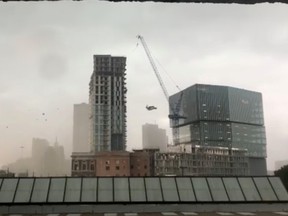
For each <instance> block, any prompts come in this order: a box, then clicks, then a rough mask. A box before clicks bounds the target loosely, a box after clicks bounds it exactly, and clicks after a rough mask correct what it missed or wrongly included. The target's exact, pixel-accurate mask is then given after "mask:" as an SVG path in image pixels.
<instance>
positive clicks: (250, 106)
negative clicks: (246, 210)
mask: <svg viewBox="0 0 288 216" xmlns="http://www.w3.org/2000/svg"><path fill="white" fill-rule="evenodd" d="M137 38H138V39H139V41H140V42H141V44H142V46H143V48H144V50H145V53H146V55H147V57H148V60H149V62H150V64H151V67H152V70H153V71H154V73H155V75H156V78H157V80H158V83H159V85H160V87H161V89H162V91H163V93H164V96H165V98H166V100H167V102H168V107H169V114H168V118H169V120H170V127H171V128H172V138H173V145H172V147H171V148H170V150H169V149H168V151H167V152H157V153H155V174H156V175H160V176H163V175H177V176H179V175H189V176H203V175H205V176H213V175H220V176H243V175H254V176H255V175H266V174H267V167H266V155H267V154H266V134H265V127H264V117H263V107H262V106H263V105H262V104H263V103H262V94H261V93H258V92H253V91H249V90H244V89H238V88H234V87H229V86H216V85H207V84H195V85H191V86H189V87H187V88H186V89H184V90H181V89H180V88H179V86H178V85H176V87H177V89H178V92H177V93H176V94H174V95H169V94H168V91H167V88H166V86H165V84H164V82H163V80H162V78H161V75H160V72H159V70H158V68H157V65H156V63H155V61H154V59H153V57H152V55H151V52H150V50H149V48H148V45H147V44H146V42H145V40H144V38H143V36H141V35H138V36H137ZM146 109H147V110H148V111H149V112H153V111H154V110H155V109H157V106H154V105H153V106H146Z"/></svg>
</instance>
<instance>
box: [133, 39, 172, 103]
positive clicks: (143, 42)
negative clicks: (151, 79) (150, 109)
mask: <svg viewBox="0 0 288 216" xmlns="http://www.w3.org/2000/svg"><path fill="white" fill-rule="evenodd" d="M137 38H138V39H140V41H141V43H142V46H143V48H144V50H145V52H146V55H147V57H148V59H149V62H150V64H151V66H152V68H153V71H154V73H155V75H156V77H157V79H158V82H159V84H160V86H161V88H162V90H163V93H164V95H165V97H166V99H167V101H168V102H169V94H168V92H167V89H166V87H165V85H164V83H163V80H162V78H161V76H160V74H159V72H158V68H157V66H156V64H155V62H154V60H153V58H152V56H151V53H150V51H149V48H148V46H147V44H146V42H145V40H144V38H143V37H142V36H141V35H138V36H137Z"/></svg>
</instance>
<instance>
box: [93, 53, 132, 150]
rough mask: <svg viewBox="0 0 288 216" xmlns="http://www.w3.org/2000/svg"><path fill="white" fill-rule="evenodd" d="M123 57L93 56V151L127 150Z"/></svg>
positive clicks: (124, 59) (125, 90) (125, 89)
mask: <svg viewBox="0 0 288 216" xmlns="http://www.w3.org/2000/svg"><path fill="white" fill-rule="evenodd" d="M125 66H126V57H119V56H117V57H115V56H111V55H94V70H93V74H92V76H91V80H90V91H89V103H90V109H91V110H90V114H91V116H90V119H91V121H90V148H91V151H92V152H99V151H121V150H125V149H126V92H127V88H126V82H125V80H126V78H125V75H126V73H125V70H126V69H125Z"/></svg>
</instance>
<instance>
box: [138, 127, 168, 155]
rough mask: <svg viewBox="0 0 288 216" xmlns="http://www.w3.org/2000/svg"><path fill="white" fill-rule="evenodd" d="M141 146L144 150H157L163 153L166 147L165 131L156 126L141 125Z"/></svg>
mask: <svg viewBox="0 0 288 216" xmlns="http://www.w3.org/2000/svg"><path fill="white" fill-rule="evenodd" d="M142 145H143V148H144V149H159V150H160V151H161V152H165V151H166V150H167V145H168V137H167V135H166V130H165V129H161V128H159V127H158V125H156V124H147V123H146V124H145V125H142Z"/></svg>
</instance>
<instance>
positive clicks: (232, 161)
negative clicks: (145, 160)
mask: <svg viewBox="0 0 288 216" xmlns="http://www.w3.org/2000/svg"><path fill="white" fill-rule="evenodd" d="M191 150H192V151H191V153H188V152H178V153H176V152H169V153H168V152H167V153H160V152H156V153H155V174H156V175H158V176H169V175H175V176H215V175H217V176H244V175H248V174H249V164H248V157H247V156H246V153H247V151H246V150H241V149H235V148H232V149H229V148H225V147H204V146H192V148H191Z"/></svg>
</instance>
